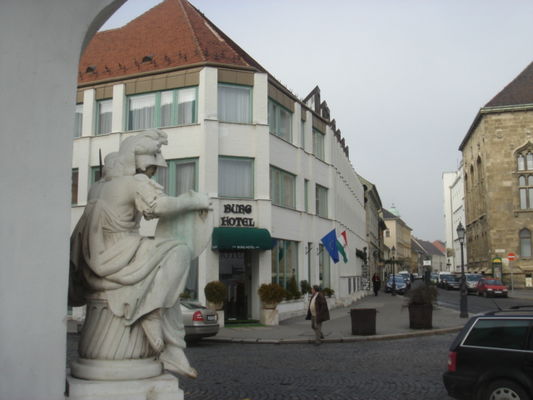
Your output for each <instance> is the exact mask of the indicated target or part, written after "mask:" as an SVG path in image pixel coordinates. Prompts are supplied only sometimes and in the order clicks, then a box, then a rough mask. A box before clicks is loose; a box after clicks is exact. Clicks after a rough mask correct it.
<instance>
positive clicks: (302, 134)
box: [300, 120, 305, 149]
mask: <svg viewBox="0 0 533 400" xmlns="http://www.w3.org/2000/svg"><path fill="white" fill-rule="evenodd" d="M300 147H301V148H302V149H305V121H303V120H302V121H300Z"/></svg>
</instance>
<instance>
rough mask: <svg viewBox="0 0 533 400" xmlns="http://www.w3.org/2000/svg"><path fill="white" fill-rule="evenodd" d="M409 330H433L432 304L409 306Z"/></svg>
mask: <svg viewBox="0 0 533 400" xmlns="http://www.w3.org/2000/svg"><path fill="white" fill-rule="evenodd" d="M408 307H409V328H411V329H432V328H433V305H432V304H409V306H408Z"/></svg>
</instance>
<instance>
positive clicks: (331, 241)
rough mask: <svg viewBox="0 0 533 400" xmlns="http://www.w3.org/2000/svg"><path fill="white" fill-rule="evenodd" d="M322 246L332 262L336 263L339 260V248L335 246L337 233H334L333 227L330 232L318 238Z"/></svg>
mask: <svg viewBox="0 0 533 400" xmlns="http://www.w3.org/2000/svg"><path fill="white" fill-rule="evenodd" d="M320 241H321V242H322V244H323V245H324V247H325V248H326V250H327V251H328V253H329V256H330V257H331V259H332V260H333V262H334V263H335V264H336V263H338V262H339V250H338V247H337V234H336V233H335V229H333V230H332V231H331V232H329V233H328V234H326V235H325V236H324V237H323V238H322V239H320Z"/></svg>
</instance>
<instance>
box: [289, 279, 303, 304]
mask: <svg viewBox="0 0 533 400" xmlns="http://www.w3.org/2000/svg"><path fill="white" fill-rule="evenodd" d="M300 297H302V293H300V291H299V290H298V284H297V283H296V277H295V276H294V275H293V276H291V279H289V286H288V287H287V300H291V299H299V298H300Z"/></svg>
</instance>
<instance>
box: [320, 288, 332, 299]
mask: <svg viewBox="0 0 533 400" xmlns="http://www.w3.org/2000/svg"><path fill="white" fill-rule="evenodd" d="M322 293H324V296H326V297H331V296H333V294H334V293H335V290H333V289H331V288H328V287H327V288H324V289H322Z"/></svg>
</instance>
